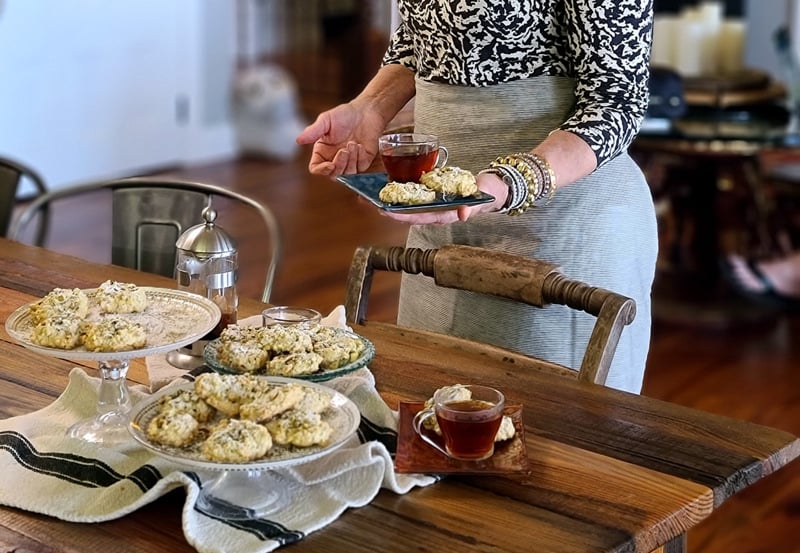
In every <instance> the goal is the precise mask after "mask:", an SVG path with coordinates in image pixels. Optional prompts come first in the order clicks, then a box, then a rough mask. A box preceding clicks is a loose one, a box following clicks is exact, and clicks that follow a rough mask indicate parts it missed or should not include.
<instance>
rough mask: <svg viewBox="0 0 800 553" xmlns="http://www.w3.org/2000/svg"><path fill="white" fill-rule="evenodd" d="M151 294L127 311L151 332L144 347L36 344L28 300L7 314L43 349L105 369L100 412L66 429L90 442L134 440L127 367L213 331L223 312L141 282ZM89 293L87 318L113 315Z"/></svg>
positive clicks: (14, 329) (27, 341)
mask: <svg viewBox="0 0 800 553" xmlns="http://www.w3.org/2000/svg"><path fill="white" fill-rule="evenodd" d="M141 289H143V290H144V291H145V294H146V295H147V298H148V307H147V309H146V310H145V311H144V312H142V313H127V314H124V315H121V316H122V317H124V318H126V319H129V320H131V321H134V322H137V323H139V324H141V325H142V326H143V327H144V329H145V331H146V333H147V346H146V347H144V348H141V349H135V350H129V351H116V352H94V351H87V350H86V349H84V348H83V347H78V348H75V349H69V350H68V349H58V348H50V347H43V346H40V345H37V344H36V343H34V342H33V341H32V340H31V333H32V331H33V327H34V326H35V324H34V322H33V320H32V319H31V314H30V307H31V305H33V303H35V302H31V303H28V304H26V305H23V306H22V307H19V308H18V309H16V310H15V311H14V312H13V313H12V314H11V315H10V316H9V317H8V319H7V320H6V325H5V326H6V331H7V332H8V334H9V336H11V337H12V338H13V339H14V340H16V341H17V342H19V343H20V344H22V345H23V346H25V347H26V348H29V349H31V350H33V351H35V352H37V353H40V354H42V355H47V356H50V357H59V358H61V359H70V360H78V361H96V362H97V365H98V370H99V372H100V387H99V390H98V394H97V409H96V414H95V415H94V416H93V417H91V418H89V419H86V420H82V421H79V422H77V423H75V424H74V425H72V426H71V427H70V428H69V429H68V430H67V435H68V436H70V437H73V438H79V439H82V440H85V441H87V442H92V443H97V444H102V445H107V446H108V445H113V444H117V443H120V442H122V441H127V440H130V434H129V432H128V420H129V419H128V413H129V411H130V410H131V399H130V394H129V392H128V386H127V373H128V368H129V366H130V362H131V360H132V359H137V358H142V357H147V356H150V355H158V354H161V353H166V352H168V351H171V350H173V349H175V348H179V347H183V346H185V345H187V344H190V343H192V342H194V341H196V340H198V339H200V338H202V337H203V336H205V335H206V334H208V333H209V332H210V331H211V330H212V329H213V328H214V327H215V326H216V324H217V322H218V321H219V318H220V316H221V315H220V310H219V307H217V305H216V304H214V302H212V301H210V300H208V299H206V298H204V297H202V296H199V295H197V294H192V293H189V292H184V291H182V290H171V289H168V288H150V287H141ZM84 292H85V293H86V295H87V296H88V297H89V304H90V310H89V314H88V315H87V317H86V319H87V320H99V319H102V318H103V317H106V316H108V315H104V314H102V313H100V312H99V308H97V306H96V305H93V301H92V299H93V296H94V292H95V289H90V290H84Z"/></svg>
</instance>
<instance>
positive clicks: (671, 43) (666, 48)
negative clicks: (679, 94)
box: [650, 15, 680, 68]
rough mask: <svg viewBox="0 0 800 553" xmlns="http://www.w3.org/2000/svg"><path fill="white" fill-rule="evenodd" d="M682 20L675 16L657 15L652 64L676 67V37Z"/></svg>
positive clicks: (654, 23) (651, 54)
mask: <svg viewBox="0 0 800 553" xmlns="http://www.w3.org/2000/svg"><path fill="white" fill-rule="evenodd" d="M679 24H680V20H679V19H678V17H677V16H674V15H657V16H655V17H654V18H653V48H652V51H651V53H650V64H651V65H657V66H661V67H671V68H674V67H675V54H674V50H675V36H676V33H677V31H678V28H679Z"/></svg>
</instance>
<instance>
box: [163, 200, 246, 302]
mask: <svg viewBox="0 0 800 553" xmlns="http://www.w3.org/2000/svg"><path fill="white" fill-rule="evenodd" d="M202 217H203V221H204V222H203V223H200V224H199V225H195V226H193V227H190V228H188V229H187V230H186V231H185V232H184V233H183V234H181V235H180V236H179V237H178V241H177V242H176V243H175V245H176V246H177V248H178V263H177V266H176V274H177V279H178V286H179V287H186V288H190V287H193V286H192V284H193V281H199V284H201V285H202V290H196V289H195V290H193V291H198V293H201V295H204V296H207V297H208V292H209V291H211V290H219V289H222V288H229V287H232V286H235V284H236V280H237V277H238V264H237V261H236V257H237V250H236V244H235V243H234V241H233V239H232V238H231V237H230V235H229V234H228V233H227V232H225V231H224V230H223V229H222V228H220V227H219V226H217V225H216V224H215V221H216V219H217V212H216V211H215V210H214V209H212V208H211V207H206V208H204V209H203V212H202ZM194 288H197V286H194Z"/></svg>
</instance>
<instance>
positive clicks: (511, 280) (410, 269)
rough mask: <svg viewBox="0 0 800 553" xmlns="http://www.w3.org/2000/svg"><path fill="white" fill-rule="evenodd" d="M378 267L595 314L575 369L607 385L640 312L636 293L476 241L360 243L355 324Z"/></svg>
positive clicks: (350, 315)
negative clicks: (425, 246)
mask: <svg viewBox="0 0 800 553" xmlns="http://www.w3.org/2000/svg"><path fill="white" fill-rule="evenodd" d="M375 271H402V272H406V273H410V274H422V275H427V276H430V277H433V279H434V281H435V283H436V284H437V285H438V286H443V287H447V288H456V289H460V290H469V291H472V292H479V293H482V294H490V295H494V296H499V297H503V298H508V299H511V300H515V301H519V302H522V303H526V304H528V305H531V306H534V307H544V306H545V305H548V304H561V305H566V306H569V307H571V308H573V309H579V310H581V311H585V312H587V313H590V314H591V315H594V316H595V317H597V321H596V323H595V326H594V329H593V331H592V334H591V337H590V339H589V343H588V345H587V348H586V352H585V353H584V356H583V360H582V363H581V366H580V367H579V368H577V373H576V372H575V370H574V369H576V368H575V367H571V369H573V370H572V371H569V373H570V374H576V375H577V377H578V379H580V380H583V381H587V382H593V383H595V384H600V385H604V384H605V382H606V378H607V377H608V370H609V368H610V366H611V361H612V360H613V358H614V353H615V351H616V348H617V344H618V342H619V337H620V334H621V333H622V330H623V329H624V327H625V326H626V325H628V324H630V323H631V322H633V319H634V317H635V316H636V303H635V301H634V300H633V299H631V298H629V297H626V296H623V295H621V294H617V293H615V292H611V291H609V290H605V289H602V288H598V287H596V286H591V285H589V284H586V283H584V282H581V281H578V280H574V279H570V278H568V277H566V276H565V275H564V274H563V273H562V272H561V271H560V269H559V268H558V267H557V266H556V265H553V264H551V263H547V262H545V261H541V260H538V259H531V258H526V257H521V256H517V255H512V254H508V253H503V252H498V251H492V250H487V249H484V248H478V247H474V246H459V245H452V246H444V247H442V248H439V249H429V250H422V249H418V248H403V247H399V246H360V247H358V248H357V249H356V251H355V253H354V255H353V260H352V263H351V265H350V272H349V275H348V280H347V291H346V299H345V311H346V314H347V321H348V322H349V323H351V324H363V323H364V322H365V321H366V316H367V304H368V299H369V292H370V287H371V284H372V279H373V275H374V272H375Z"/></svg>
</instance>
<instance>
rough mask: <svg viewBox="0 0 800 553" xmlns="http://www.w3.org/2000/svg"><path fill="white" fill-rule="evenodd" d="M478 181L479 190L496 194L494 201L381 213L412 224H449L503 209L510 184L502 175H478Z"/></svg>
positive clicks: (383, 211)
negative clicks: (504, 180)
mask: <svg viewBox="0 0 800 553" xmlns="http://www.w3.org/2000/svg"><path fill="white" fill-rule="evenodd" d="M477 181H478V190H480V191H482V192H485V193H486V194H491V195H492V196H494V201H493V202H490V203H485V204H479V205H474V206H467V205H462V206H459V207H458V208H456V209H447V210H441V211H424V212H419V213H399V212H395V211H385V210H381V215H384V216H386V217H389V218H390V219H394V220H396V221H401V222H404V223H408V224H410V225H448V224H450V223H455V222H457V221H466V220H467V219H469V218H470V217H472V216H473V215H476V214H478V213H491V212H493V211H498V210H499V209H501V208H502V207H503V206H504V205H505V203H506V199H507V198H508V185H506V183H504V182H503V180H502V179H501V178H500V177H498V176H497V175H495V174H492V173H484V174H483V175H478V176H477Z"/></svg>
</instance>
